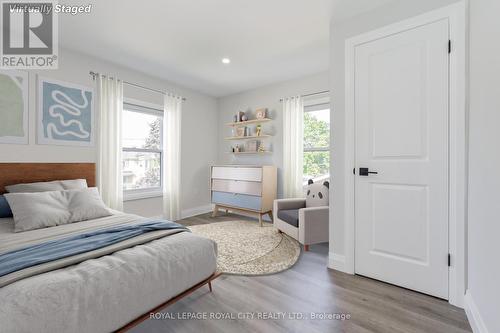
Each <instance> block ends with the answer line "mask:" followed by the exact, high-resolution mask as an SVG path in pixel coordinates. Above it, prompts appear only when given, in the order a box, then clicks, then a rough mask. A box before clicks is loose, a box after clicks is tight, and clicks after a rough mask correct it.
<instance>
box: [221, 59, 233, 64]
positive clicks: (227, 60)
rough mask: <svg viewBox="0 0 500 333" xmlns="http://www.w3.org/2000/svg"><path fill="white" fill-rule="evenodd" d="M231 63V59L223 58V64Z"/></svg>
mask: <svg viewBox="0 0 500 333" xmlns="http://www.w3.org/2000/svg"><path fill="white" fill-rule="evenodd" d="M230 62H231V59H229V58H222V63H223V64H229V63H230Z"/></svg>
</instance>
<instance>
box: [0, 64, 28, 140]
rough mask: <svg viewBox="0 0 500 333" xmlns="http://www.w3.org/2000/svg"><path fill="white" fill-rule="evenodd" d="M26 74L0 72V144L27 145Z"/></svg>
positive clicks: (9, 71)
mask: <svg viewBox="0 0 500 333" xmlns="http://www.w3.org/2000/svg"><path fill="white" fill-rule="evenodd" d="M28 83H29V82H28V73H27V72H22V71H17V70H0V143H14V144H28V137H29V133H28V114H29V107H28V100H29V98H28V96H29V95H28V89H29V88H28V87H29V84H28Z"/></svg>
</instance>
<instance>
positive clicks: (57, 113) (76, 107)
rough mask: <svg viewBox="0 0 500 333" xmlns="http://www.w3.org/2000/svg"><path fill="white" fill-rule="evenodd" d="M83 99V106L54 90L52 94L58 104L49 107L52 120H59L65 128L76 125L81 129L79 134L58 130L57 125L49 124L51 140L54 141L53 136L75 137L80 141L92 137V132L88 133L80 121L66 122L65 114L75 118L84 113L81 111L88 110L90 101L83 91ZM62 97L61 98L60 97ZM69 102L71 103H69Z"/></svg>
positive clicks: (48, 134)
mask: <svg viewBox="0 0 500 333" xmlns="http://www.w3.org/2000/svg"><path fill="white" fill-rule="evenodd" d="M81 94H82V98H83V104H78V103H77V102H75V101H74V100H72V99H71V98H70V97H69V96H68V95H66V94H65V93H63V92H62V91H60V90H54V91H52V93H51V96H52V99H53V100H54V101H55V102H56V103H58V104H54V105H51V106H50V107H49V110H48V112H49V114H50V116H51V117H52V118H56V119H59V124H61V125H62V126H63V127H69V126H71V125H76V126H77V127H78V129H79V132H75V131H72V130H62V131H60V130H58V129H57V127H56V125H55V124H54V123H49V124H47V136H48V137H49V138H50V139H53V138H54V137H53V134H54V133H55V134H57V135H73V136H75V137H77V138H80V139H87V138H89V137H90V132H88V131H86V130H85V129H84V128H83V125H82V123H81V122H80V121H79V120H76V119H71V120H69V121H65V120H64V115H63V113H67V114H70V115H73V116H81V114H82V111H81V109H84V108H86V107H87V106H88V105H89V101H88V99H87V96H85V92H84V91H81ZM59 96H60V97H59ZM61 98H63V99H65V100H66V101H67V102H66V101H64V100H62V99H61ZM68 102H69V103H68Z"/></svg>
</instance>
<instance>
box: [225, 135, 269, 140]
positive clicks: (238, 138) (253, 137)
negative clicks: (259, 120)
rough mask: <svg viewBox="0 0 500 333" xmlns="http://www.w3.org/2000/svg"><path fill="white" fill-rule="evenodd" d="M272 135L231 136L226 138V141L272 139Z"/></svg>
mask: <svg viewBox="0 0 500 333" xmlns="http://www.w3.org/2000/svg"><path fill="white" fill-rule="evenodd" d="M271 136H272V135H268V134H262V135H248V136H230V137H227V138H225V139H226V140H250V139H265V138H270V137H271Z"/></svg>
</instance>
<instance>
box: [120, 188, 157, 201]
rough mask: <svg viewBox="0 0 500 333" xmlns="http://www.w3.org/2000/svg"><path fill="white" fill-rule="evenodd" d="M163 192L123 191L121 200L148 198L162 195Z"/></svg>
mask: <svg viewBox="0 0 500 333" xmlns="http://www.w3.org/2000/svg"><path fill="white" fill-rule="evenodd" d="M162 196H163V192H162V191H161V190H160V191H137V192H136V191H130V192H128V191H127V192H123V201H134V200H141V199H150V198H158V197H162Z"/></svg>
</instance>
